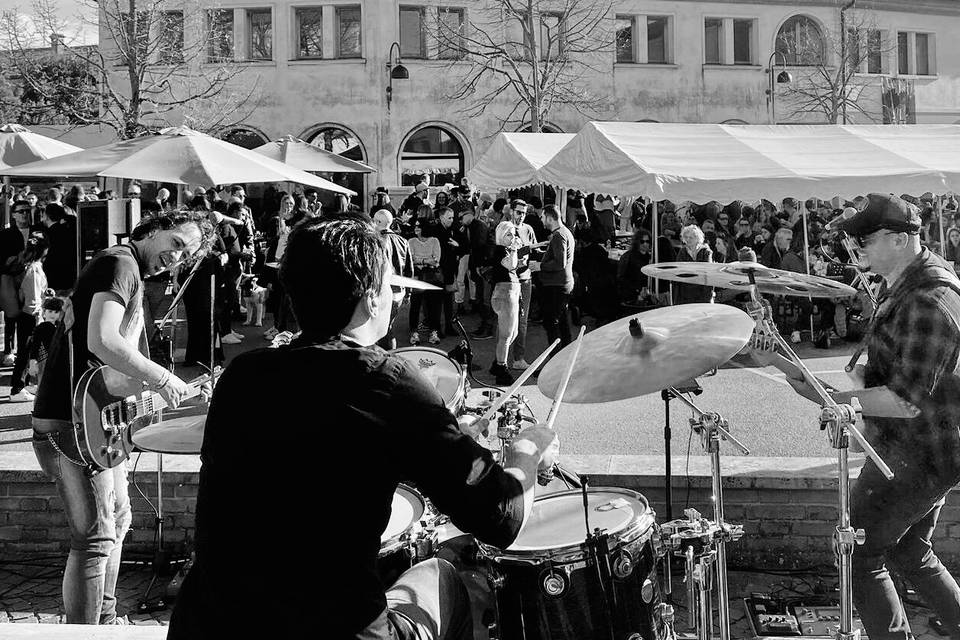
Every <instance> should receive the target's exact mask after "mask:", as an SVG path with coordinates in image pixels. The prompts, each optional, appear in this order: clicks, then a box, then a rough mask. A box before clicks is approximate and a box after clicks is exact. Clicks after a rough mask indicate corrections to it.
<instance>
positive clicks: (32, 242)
mask: <svg viewBox="0 0 960 640" xmlns="http://www.w3.org/2000/svg"><path fill="white" fill-rule="evenodd" d="M49 248H50V245H49V244H48V243H47V239H46V238H45V237H44V236H43V234H40V233H31V234H30V237H29V238H27V243H26V246H25V247H24V248H23V251H21V252H20V265H21V266H22V268H23V281H22V282H21V283H20V300H21V307H20V315H18V316H17V359H16V361H15V362H14V364H13V373H12V374H11V375H10V402H30V401H31V400H33V398H34V396H33V394H32V393H30V392H29V391H27V389H26V386H27V376H26V373H27V364H28V363H29V357H28V353H29V350H28V345H27V343H28V342H29V341H30V336H31V335H32V334H33V330H34V328H35V327H36V326H37V323H38V322H40V316H41V314H42V313H43V294H44V292H45V291H46V290H47V276H46V274H45V273H44V272H43V259H44V258H46V257H47V250H48V249H49Z"/></svg>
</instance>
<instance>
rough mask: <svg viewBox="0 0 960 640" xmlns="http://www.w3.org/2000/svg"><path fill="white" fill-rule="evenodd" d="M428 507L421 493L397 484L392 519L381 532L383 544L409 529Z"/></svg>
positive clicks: (391, 510) (391, 513) (391, 512)
mask: <svg viewBox="0 0 960 640" xmlns="http://www.w3.org/2000/svg"><path fill="white" fill-rule="evenodd" d="M426 508H427V505H426V502H424V500H423V498H422V497H420V494H419V493H417V492H416V491H415V490H413V489H412V488H410V487H408V486H406V485H404V484H401V485H397V490H396V492H394V494H393V504H392V505H391V508H390V521H389V522H387V528H386V529H384V530H383V533H382V534H380V542H381V544H382V543H384V542H386V541H387V540H390V539H391V538H395V537H397V536H399V535H400V534H401V533H403V532H404V531H406V530H407V529H409V528H410V526H411V525H412V524H413V523H414V522H416V521H417V520H419V519H420V518H421V517H423V512H424V511H425V510H426Z"/></svg>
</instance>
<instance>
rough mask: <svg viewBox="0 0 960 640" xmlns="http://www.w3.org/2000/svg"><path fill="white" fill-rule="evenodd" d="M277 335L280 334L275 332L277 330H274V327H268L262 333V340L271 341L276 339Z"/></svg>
mask: <svg viewBox="0 0 960 640" xmlns="http://www.w3.org/2000/svg"><path fill="white" fill-rule="evenodd" d="M278 333H280V332H279V331H277V328H276V327H270V328H269V329H267V330H266V331H264V332H263V339H264V340H273V339H274V338H276V337H277V334H278Z"/></svg>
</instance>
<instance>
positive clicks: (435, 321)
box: [410, 291, 446, 334]
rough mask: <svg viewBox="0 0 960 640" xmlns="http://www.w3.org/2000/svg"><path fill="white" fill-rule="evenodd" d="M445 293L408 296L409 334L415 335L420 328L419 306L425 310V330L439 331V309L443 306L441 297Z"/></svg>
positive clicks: (422, 292)
mask: <svg viewBox="0 0 960 640" xmlns="http://www.w3.org/2000/svg"><path fill="white" fill-rule="evenodd" d="M445 293H446V292H445V291H444V292H440V291H419V292H416V293H412V294H410V333H411V334H414V333H417V331H418V327H419V326H420V305H421V304H424V305H426V308H427V328H428V329H429V330H430V331H440V307H441V306H442V305H443V296H444V294H445Z"/></svg>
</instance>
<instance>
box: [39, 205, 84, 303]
mask: <svg viewBox="0 0 960 640" xmlns="http://www.w3.org/2000/svg"><path fill="white" fill-rule="evenodd" d="M40 220H41V222H42V223H43V225H44V227H46V229H47V242H48V244H49V247H50V248H49V251H48V253H47V258H46V260H45V262H44V271H45V272H46V274H47V281H48V283H49V286H50V287H52V288H53V289H54V290H55V291H58V292H61V291H67V290H69V289H71V288H73V283H74V281H75V280H76V279H77V269H78V264H77V217H76V216H74V215H68V214H67V210H66V209H64V208H63V205H62V204H60V190H59V189H50V192H49V199H48V202H47V206H46V208H45V209H44V211H43V214H42V215H41V217H40Z"/></svg>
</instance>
